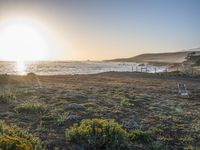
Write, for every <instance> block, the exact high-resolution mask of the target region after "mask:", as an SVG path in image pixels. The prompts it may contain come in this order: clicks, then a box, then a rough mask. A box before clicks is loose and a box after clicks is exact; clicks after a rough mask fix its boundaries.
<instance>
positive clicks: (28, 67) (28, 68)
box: [0, 61, 166, 75]
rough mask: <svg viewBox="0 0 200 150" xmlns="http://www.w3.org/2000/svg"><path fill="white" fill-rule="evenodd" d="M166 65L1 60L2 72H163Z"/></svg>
mask: <svg viewBox="0 0 200 150" xmlns="http://www.w3.org/2000/svg"><path fill="white" fill-rule="evenodd" d="M165 70H166V67H165V66H151V65H145V66H144V65H143V66H140V65H138V64H137V63H124V62H123V63H121V62H103V61H66V62H61V61H60V62H59V61H58V62H52V61H43V62H0V74H19V75H21V74H27V73H30V72H31V73H35V74H38V75H67V74H96V73H102V72H110V71H115V72H132V71H142V72H150V73H154V72H163V71H165Z"/></svg>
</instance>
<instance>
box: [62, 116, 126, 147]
mask: <svg viewBox="0 0 200 150" xmlns="http://www.w3.org/2000/svg"><path fill="white" fill-rule="evenodd" d="M66 139H67V140H68V141H69V142H71V143H72V144H78V145H81V146H82V147H83V148H84V149H116V150H118V149H122V148H125V149H127V148H128V144H129V142H128V141H129V139H128V135H127V132H126V131H125V130H124V129H122V127H121V125H119V124H118V123H116V122H114V120H110V119H106V120H103V119H85V120H82V121H81V122H80V124H79V125H78V124H75V125H74V126H72V127H71V128H69V129H66Z"/></svg>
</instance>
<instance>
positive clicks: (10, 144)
mask: <svg viewBox="0 0 200 150" xmlns="http://www.w3.org/2000/svg"><path fill="white" fill-rule="evenodd" d="M0 149H2V150H44V149H45V146H44V145H43V144H42V143H41V141H40V140H39V139H38V138H36V137H34V136H33V135H32V134H29V133H27V132H25V131H22V130H19V129H18V128H17V127H10V126H8V125H6V124H5V123H4V122H3V121H0Z"/></svg>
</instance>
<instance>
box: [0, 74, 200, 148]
mask: <svg viewBox="0 0 200 150" xmlns="http://www.w3.org/2000/svg"><path fill="white" fill-rule="evenodd" d="M6 78H7V81H6V82H1V84H0V89H1V92H0V120H2V121H3V122H1V129H0V130H1V134H0V136H1V143H0V146H1V147H0V149H12V148H13V147H15V148H16V146H18V147H19V146H20V148H21V147H22V149H33V148H32V146H33V145H35V146H36V148H35V149H37V147H40V146H42V148H44V146H43V145H45V149H50V150H51V149H67V148H69V149H95V148H96V149H108V147H113V149H115V148H116V147H118V149H198V148H200V145H199V140H200V136H199V135H200V134H199V133H200V126H199V125H200V119H199V118H200V117H199V116H200V115H199V112H200V108H199V105H200V102H199V96H200V94H199V93H200V84H199V80H198V78H193V77H184V76H178V75H176V74H175V75H173V74H171V75H170V74H168V75H165V74H146V73H114V72H110V73H102V74H96V75H66V76H37V75H34V76H32V75H31V77H30V75H29V76H6ZM38 81H39V82H38ZM179 82H184V83H185V84H186V85H187V88H188V91H189V98H184V97H181V96H179V94H178V90H177V83H179ZM24 129H26V131H24ZM8 130H9V131H8ZM22 133H23V134H22ZM19 139H20V140H19ZM35 139H36V140H35ZM111 139H112V140H111ZM30 147H31V148H30ZM20 148H18V149H20Z"/></svg>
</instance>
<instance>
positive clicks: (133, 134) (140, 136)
mask: <svg viewBox="0 0 200 150" xmlns="http://www.w3.org/2000/svg"><path fill="white" fill-rule="evenodd" d="M129 138H130V140H131V141H132V142H133V143H135V142H137V143H145V144H149V143H151V142H152V139H153V138H152V136H151V134H150V133H149V132H144V131H141V130H132V131H130V133H129Z"/></svg>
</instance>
